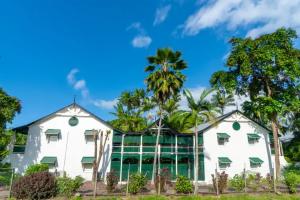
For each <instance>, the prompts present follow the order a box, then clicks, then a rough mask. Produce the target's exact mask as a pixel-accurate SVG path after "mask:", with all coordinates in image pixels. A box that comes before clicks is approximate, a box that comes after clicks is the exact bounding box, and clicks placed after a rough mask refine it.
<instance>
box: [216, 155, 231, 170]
mask: <svg viewBox="0 0 300 200" xmlns="http://www.w3.org/2000/svg"><path fill="white" fill-rule="evenodd" d="M218 161H219V167H220V168H226V167H229V166H230V164H231V162H232V161H231V160H230V159H229V158H228V157H218Z"/></svg>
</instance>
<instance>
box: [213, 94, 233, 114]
mask: <svg viewBox="0 0 300 200" xmlns="http://www.w3.org/2000/svg"><path fill="white" fill-rule="evenodd" d="M212 102H213V104H214V105H215V106H216V107H218V108H219V109H220V113H221V114H222V115H224V110H225V108H226V107H227V106H235V103H234V97H233V94H227V93H226V92H225V91H223V90H217V92H216V93H215V94H214V95H213V96H212Z"/></svg>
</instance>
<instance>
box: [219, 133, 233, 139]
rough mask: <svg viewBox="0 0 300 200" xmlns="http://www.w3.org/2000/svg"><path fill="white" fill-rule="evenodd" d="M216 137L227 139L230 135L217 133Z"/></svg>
mask: <svg viewBox="0 0 300 200" xmlns="http://www.w3.org/2000/svg"><path fill="white" fill-rule="evenodd" d="M217 137H218V139H229V138H230V135H228V134H227V133H217Z"/></svg>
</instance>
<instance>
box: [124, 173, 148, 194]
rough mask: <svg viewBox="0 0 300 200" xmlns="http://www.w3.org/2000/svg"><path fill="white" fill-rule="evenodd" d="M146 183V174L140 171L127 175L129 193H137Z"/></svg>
mask: <svg viewBox="0 0 300 200" xmlns="http://www.w3.org/2000/svg"><path fill="white" fill-rule="evenodd" d="M146 183H147V179H146V176H145V175H143V174H141V173H134V174H132V175H130V177H129V183H128V191H129V193H130V194H137V193H138V192H140V191H141V189H143V188H144V187H145V185H146Z"/></svg>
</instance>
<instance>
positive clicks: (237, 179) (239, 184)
mask: <svg viewBox="0 0 300 200" xmlns="http://www.w3.org/2000/svg"><path fill="white" fill-rule="evenodd" d="M229 186H230V187H231V188H233V189H234V190H236V191H239V192H240V191H243V190H244V188H245V179H244V177H243V176H240V175H238V174H236V175H234V177H233V178H232V179H230V180H229Z"/></svg>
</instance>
